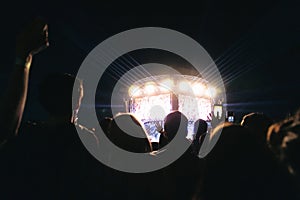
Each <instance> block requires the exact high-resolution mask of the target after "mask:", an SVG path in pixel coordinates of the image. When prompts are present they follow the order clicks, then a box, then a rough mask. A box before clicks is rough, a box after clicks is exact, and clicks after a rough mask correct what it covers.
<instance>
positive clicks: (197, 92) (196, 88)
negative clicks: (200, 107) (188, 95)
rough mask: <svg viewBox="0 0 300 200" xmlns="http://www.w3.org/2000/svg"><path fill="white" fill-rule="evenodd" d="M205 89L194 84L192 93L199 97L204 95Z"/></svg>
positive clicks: (198, 84) (199, 84)
mask: <svg viewBox="0 0 300 200" xmlns="http://www.w3.org/2000/svg"><path fill="white" fill-rule="evenodd" d="M205 89H206V87H205V86H204V85H203V84H201V83H196V84H194V85H193V92H194V94H195V95H197V96H201V95H203V94H204V93H205Z"/></svg>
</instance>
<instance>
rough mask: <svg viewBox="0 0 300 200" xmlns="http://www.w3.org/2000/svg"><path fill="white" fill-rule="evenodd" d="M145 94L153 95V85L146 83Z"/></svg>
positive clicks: (154, 88)
mask: <svg viewBox="0 0 300 200" xmlns="http://www.w3.org/2000/svg"><path fill="white" fill-rule="evenodd" d="M144 90H145V92H146V94H149V95H152V94H154V93H155V90H156V87H155V85H154V84H153V83H147V84H145V88H144Z"/></svg>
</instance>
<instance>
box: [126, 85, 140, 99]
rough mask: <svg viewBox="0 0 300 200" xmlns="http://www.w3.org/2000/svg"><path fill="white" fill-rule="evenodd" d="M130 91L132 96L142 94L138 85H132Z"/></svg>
mask: <svg viewBox="0 0 300 200" xmlns="http://www.w3.org/2000/svg"><path fill="white" fill-rule="evenodd" d="M128 93H129V95H130V96H131V97H137V96H139V95H141V90H140V88H139V87H138V86H136V85H132V86H130V88H129V89H128Z"/></svg>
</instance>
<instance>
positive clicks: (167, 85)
mask: <svg viewBox="0 0 300 200" xmlns="http://www.w3.org/2000/svg"><path fill="white" fill-rule="evenodd" d="M173 87H174V81H173V80H171V79H166V80H164V81H162V82H161V84H160V87H159V89H160V91H161V92H169V91H170V90H172V88H173Z"/></svg>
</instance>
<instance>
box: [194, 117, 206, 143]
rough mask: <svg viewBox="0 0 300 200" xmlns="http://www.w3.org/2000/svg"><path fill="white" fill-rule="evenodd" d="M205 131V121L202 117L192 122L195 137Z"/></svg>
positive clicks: (197, 137)
mask: <svg viewBox="0 0 300 200" xmlns="http://www.w3.org/2000/svg"><path fill="white" fill-rule="evenodd" d="M206 132H207V122H206V121H204V120H203V119H198V120H197V121H195V123H194V133H195V134H196V135H195V136H196V137H195V139H197V140H198V139H199V138H200V136H201V135H203V134H205V133H206Z"/></svg>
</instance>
